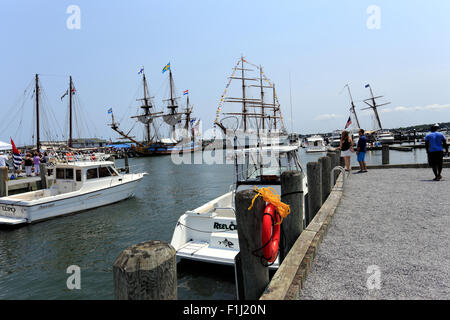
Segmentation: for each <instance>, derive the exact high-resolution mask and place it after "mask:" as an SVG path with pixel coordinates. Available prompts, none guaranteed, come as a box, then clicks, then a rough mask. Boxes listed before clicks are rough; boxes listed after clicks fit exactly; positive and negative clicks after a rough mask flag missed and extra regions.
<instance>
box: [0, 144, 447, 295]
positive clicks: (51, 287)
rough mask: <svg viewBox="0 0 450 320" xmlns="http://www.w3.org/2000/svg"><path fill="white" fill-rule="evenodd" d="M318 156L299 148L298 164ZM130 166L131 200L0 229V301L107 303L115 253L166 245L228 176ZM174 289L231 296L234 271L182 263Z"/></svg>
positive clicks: (370, 157) (413, 156)
mask: <svg viewBox="0 0 450 320" xmlns="http://www.w3.org/2000/svg"><path fill="white" fill-rule="evenodd" d="M321 156H324V153H314V154H306V153H305V151H304V149H301V150H300V158H301V161H302V164H303V166H304V167H306V163H307V162H309V161H316V160H317V159H318V158H319V157H321ZM366 160H367V162H368V164H381V151H369V152H368V153H367V157H366ZM425 162H426V153H425V150H424V149H415V150H413V151H411V152H401V151H391V152H390V163H392V164H397V163H425ZM117 165H118V166H121V165H123V161H121V160H117ZM130 165H131V166H132V170H135V171H146V172H147V173H148V175H147V176H146V177H144V180H143V181H142V183H141V185H140V186H139V188H138V191H137V194H136V197H135V198H132V199H129V200H125V201H122V202H120V203H116V204H113V205H109V206H106V207H102V208H97V209H93V210H89V211H85V212H82V213H79V214H74V215H70V216H66V217H61V218H56V219H53V220H48V221H44V222H41V223H37V224H34V225H26V226H24V227H20V228H16V229H0V299H113V298H114V288H113V274H112V265H113V263H114V260H115V259H116V257H117V256H118V255H119V253H120V252H121V251H122V250H123V249H125V248H126V247H128V246H130V245H133V244H136V243H139V242H143V241H147V240H163V241H167V242H170V240H171V237H172V232H173V230H174V227H175V224H176V222H177V220H178V218H179V216H180V215H181V214H183V213H184V211H186V210H190V209H194V208H196V207H199V206H200V205H202V204H204V203H205V202H207V201H210V200H212V199H214V198H216V197H218V196H220V195H222V194H224V193H226V192H228V191H229V189H230V185H231V184H232V183H233V177H234V176H233V175H234V167H233V166H232V165H207V164H198V165H187V164H185V165H176V164H174V163H173V162H172V161H171V159H170V156H164V157H151V158H132V159H130ZM352 165H357V162H356V156H354V157H352ZM430 173H431V171H430ZM444 173H445V171H444ZM73 265H75V266H78V267H79V268H80V271H81V288H80V289H73V290H70V289H68V286H67V280H68V278H69V277H70V276H71V274H72V273H67V269H68V268H69V267H70V266H73ZM178 288H179V289H178V298H179V299H235V292H234V270H233V269H232V268H230V267H219V266H213V267H212V266H211V265H207V266H205V265H203V264H197V263H184V262H183V263H181V264H179V266H178Z"/></svg>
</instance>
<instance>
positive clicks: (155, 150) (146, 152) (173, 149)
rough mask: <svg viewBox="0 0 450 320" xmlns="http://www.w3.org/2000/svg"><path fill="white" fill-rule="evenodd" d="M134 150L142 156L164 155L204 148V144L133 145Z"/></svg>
mask: <svg viewBox="0 0 450 320" xmlns="http://www.w3.org/2000/svg"><path fill="white" fill-rule="evenodd" d="M133 150H134V151H135V152H136V153H137V154H139V155H140V156H141V157H152V156H164V155H170V154H172V153H191V152H195V151H199V150H202V146H201V145H199V144H197V143H195V144H192V143H191V144H185V145H178V144H152V145H149V146H145V147H133Z"/></svg>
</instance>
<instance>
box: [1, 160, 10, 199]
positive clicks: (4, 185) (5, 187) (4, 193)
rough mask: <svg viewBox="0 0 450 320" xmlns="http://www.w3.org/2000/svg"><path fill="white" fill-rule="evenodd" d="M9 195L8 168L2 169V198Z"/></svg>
mask: <svg viewBox="0 0 450 320" xmlns="http://www.w3.org/2000/svg"><path fill="white" fill-rule="evenodd" d="M7 195H8V167H0V197H6V196H7Z"/></svg>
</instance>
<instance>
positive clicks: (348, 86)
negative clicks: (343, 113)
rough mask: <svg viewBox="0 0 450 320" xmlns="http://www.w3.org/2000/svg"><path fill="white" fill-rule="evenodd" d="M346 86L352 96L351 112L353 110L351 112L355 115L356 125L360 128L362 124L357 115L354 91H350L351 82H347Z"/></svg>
mask: <svg viewBox="0 0 450 320" xmlns="http://www.w3.org/2000/svg"><path fill="white" fill-rule="evenodd" d="M345 86H346V87H347V90H348V95H349V96H350V103H351V106H350V112H351V113H352V114H353V116H354V117H355V120H356V125H357V126H358V129H359V128H361V126H360V124H359V119H358V116H357V115H356V107H355V103H354V102H353V97H352V93H351V91H350V85H349V84H346V85H345Z"/></svg>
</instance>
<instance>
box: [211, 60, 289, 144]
mask: <svg viewBox="0 0 450 320" xmlns="http://www.w3.org/2000/svg"><path fill="white" fill-rule="evenodd" d="M252 67H253V68H254V69H250V68H252ZM238 72H240V76H239V75H237V73H238ZM251 72H253V74H251ZM255 72H256V74H255ZM233 80H238V81H239V82H240V87H241V88H239V89H238V90H239V91H241V96H240V97H227V93H228V90H229V89H230V88H231V87H230V86H231V84H232V83H233ZM251 88H256V90H254V91H253V92H252V90H251ZM265 89H269V90H270V91H271V97H270V96H269V95H268V94H267V92H266V90H265ZM269 94H270V93H269ZM225 103H226V104H241V105H242V107H241V108H240V110H236V111H232V112H222V107H223V105H224V104H225ZM214 127H219V128H220V129H221V131H222V133H223V135H225V136H226V135H227V134H228V135H229V134H230V133H231V132H233V135H234V136H235V137H237V145H238V147H240V148H249V147H256V146H271V145H281V144H288V143H289V138H288V133H287V130H286V128H285V126H284V123H283V117H282V115H281V109H280V103H279V101H278V97H277V94H276V90H275V84H273V83H272V82H271V81H270V80H269V79H268V78H267V77H266V75H265V74H264V71H263V68H262V66H261V65H259V66H258V65H256V64H253V63H250V62H248V61H247V60H246V59H244V57H241V58H240V60H239V61H238V62H237V64H236V66H235V67H234V68H233V73H232V75H231V77H230V78H229V81H228V84H227V86H226V88H225V91H224V93H223V94H222V97H221V99H220V103H219V107H218V108H217V112H216V119H215V121H214Z"/></svg>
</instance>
